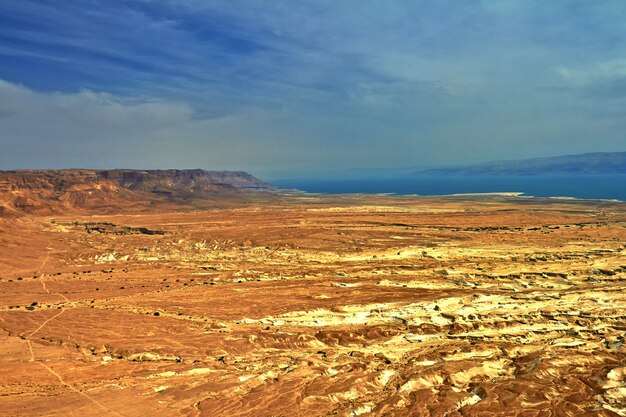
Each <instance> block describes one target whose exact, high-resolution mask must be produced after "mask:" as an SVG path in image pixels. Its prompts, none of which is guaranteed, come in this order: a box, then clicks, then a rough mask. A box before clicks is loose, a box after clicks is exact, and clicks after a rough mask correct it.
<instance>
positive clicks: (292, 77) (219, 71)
mask: <svg viewBox="0 0 626 417" xmlns="http://www.w3.org/2000/svg"><path fill="white" fill-rule="evenodd" d="M624 22H626V3H623V2H618V1H608V0H606V1H598V2H585V1H553V2H549V3H546V2H539V1H528V2H521V1H467V2H447V1H416V2H400V1H391V2H384V3H380V2H370V1H366V2H361V1H344V2H338V3H333V2H328V1H320V2H314V3H313V2H308V1H277V2H272V3H267V2H262V1H257V0H240V1H233V2H219V1H198V0H166V1H162V2H148V1H139V0H137V1H122V0H113V1H93V2H89V3H83V2H75V1H59V2H55V3H54V4H51V3H47V2H43V1H28V0H24V1H20V2H12V1H8V0H0V63H1V64H2V65H0V130H1V133H0V145H1V146H2V150H3V152H2V153H1V154H0V169H16V168H35V169H45V168H70V167H77V168H81V167H84V168H102V169H108V168H142V169H158V168H181V169H182V168H203V169H209V170H245V171H248V172H250V173H253V174H254V175H257V176H259V177H261V178H266V177H267V178H278V177H279V176H281V175H285V174H287V173H289V174H291V175H293V176H305V175H311V174H314V173H321V172H345V171H350V170H357V171H358V170H370V171H372V170H389V169H409V168H414V167H432V166H449V165H464V164H472V163H481V162H488V161H494V160H505V159H524V158H532V157H542V156H556V155H570V154H580V153H588V152H612V151H623V150H624V139H623V132H624V131H625V130H626V118H624V109H625V108H626V106H625V104H626V103H625V102H626V42H625V41H626V24H624ZM281 173H283V174H281Z"/></svg>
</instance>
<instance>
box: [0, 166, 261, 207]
mask: <svg viewBox="0 0 626 417" xmlns="http://www.w3.org/2000/svg"><path fill="white" fill-rule="evenodd" d="M272 189H273V188H272V186H271V185H269V184H267V183H265V182H263V181H261V180H259V179H258V178H255V177H253V176H252V175H250V174H248V173H246V172H243V171H204V170H200V169H194V170H147V171H146V170H130V169H116V170H84V169H80V170H46V171H37V170H17V171H0V215H2V214H4V215H8V214H19V213H41V214H45V213H47V212H50V213H59V212H63V211H64V210H68V209H84V210H99V211H106V210H107V209H108V210H114V209H117V208H121V207H125V208H128V207H133V206H139V207H148V206H154V205H159V204H168V203H170V204H171V203H174V204H176V203H181V202H189V201H191V200H202V199H208V198H214V197H229V196H230V197H233V196H238V195H240V194H241V193H242V192H245V191H252V190H254V191H270V190H272Z"/></svg>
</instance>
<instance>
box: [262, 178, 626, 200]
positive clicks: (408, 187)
mask: <svg viewBox="0 0 626 417" xmlns="http://www.w3.org/2000/svg"><path fill="white" fill-rule="evenodd" d="M272 184H274V185H276V186H278V187H282V188H295V189H298V190H301V191H306V192H310V193H329V194H343V193H365V194H377V193H393V194H398V195H410V194H418V195H447V194H466V193H493V192H521V193H523V194H524V195H529V196H536V197H573V198H584V199H617V200H622V201H626V174H608V175H532V176H504V175H503V176H459V175H419V176H412V177H406V176H405V177H393V178H361V179H297V180H274V181H272Z"/></svg>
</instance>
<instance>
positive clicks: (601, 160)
mask: <svg viewBox="0 0 626 417" xmlns="http://www.w3.org/2000/svg"><path fill="white" fill-rule="evenodd" d="M624 173H626V152H591V153H583V154H573V155H558V156H548V157H538V158H527V159H513V160H498V161H491V162H484V163H479V164H471V165H462V166H456V167H445V168H431V169H426V170H418V171H414V174H437V175H442V174H443V175H455V174H458V175H542V174H624Z"/></svg>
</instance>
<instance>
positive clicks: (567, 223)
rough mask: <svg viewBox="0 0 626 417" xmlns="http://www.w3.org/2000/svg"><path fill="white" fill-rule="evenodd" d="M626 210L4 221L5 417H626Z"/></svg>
mask: <svg viewBox="0 0 626 417" xmlns="http://www.w3.org/2000/svg"><path fill="white" fill-rule="evenodd" d="M625 244H626V204H620V203H610V202H577V201H566V200H553V201H551V200H547V199H532V198H514V197H511V198H509V197H475V198H469V197H466V198H461V197H458V198H439V199H428V198H408V197H407V198H399V197H383V196H377V197H376V196H375V197H372V196H370V197H365V196H344V197H322V196H311V195H303V196H293V197H284V198H279V199H277V201H276V202H275V203H272V202H265V203H263V204H260V203H259V204H247V205H242V206H240V207H235V208H231V209H227V210H226V209H215V210H203V211H194V212H169V213H150V214H123V213H122V214H119V215H108V216H86V215H84V214H83V215H76V216H73V215H70V214H67V215H64V216H55V217H23V218H19V219H10V220H9V219H4V220H0V415H2V416H39V415H46V416H47V415H54V416H108V415H110V416H195V415H200V416H267V417H270V416H276V417H277V416H358V415H362V416H366V415H374V416H583V415H584V416H616V415H619V416H626V346H624V335H625V333H626V291H625V287H626V247H625Z"/></svg>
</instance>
